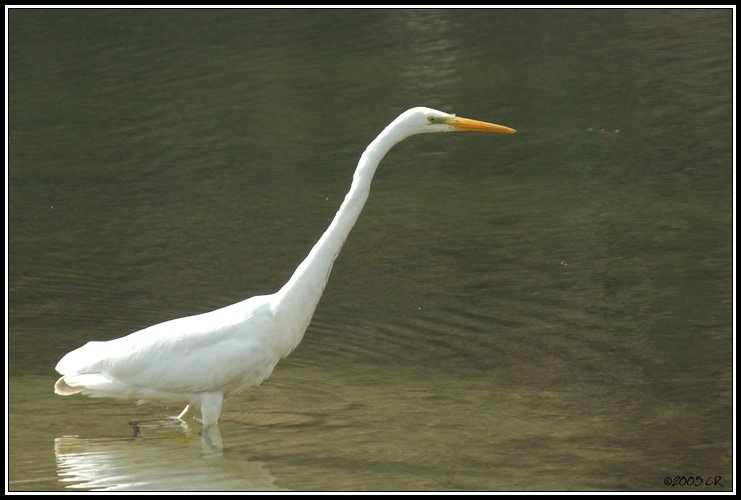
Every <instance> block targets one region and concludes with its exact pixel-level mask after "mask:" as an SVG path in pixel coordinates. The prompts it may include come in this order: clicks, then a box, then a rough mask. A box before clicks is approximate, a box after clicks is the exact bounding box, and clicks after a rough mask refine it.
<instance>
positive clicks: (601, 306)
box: [8, 9, 733, 491]
mask: <svg viewBox="0 0 741 500" xmlns="http://www.w3.org/2000/svg"><path fill="white" fill-rule="evenodd" d="M731 14H732V13H731V11H730V10H725V11H724V10H713V9H707V10H703V9H694V10H661V9H654V10H577V9H575V10H476V9H470V10H407V9H398V10H389V9H378V10H363V9H361V10H280V11H279V10H219V9H213V10H138V9H129V10H102V9H90V10H73V9H62V10H44V9H40V10H24V9H13V10H11V11H10V15H9V54H8V57H9V82H8V83H9V165H8V193H9V198H8V210H9V211H8V214H9V215H8V223H9V230H8V233H9V240H8V257H9V272H8V297H9V312H8V326H9V332H8V349H9V351H8V352H9V354H8V365H9V367H8V368H9V384H8V385H9V387H8V389H9V428H8V435H9V447H8V453H9V461H8V464H9V466H8V467H9V481H10V483H9V486H8V487H9V489H10V490H13V491H20V490H88V489H105V490H109V489H110V490H117V489H138V490H180V489H185V490H220V489H221V490H223V489H226V490H273V489H276V490H517V491H520V490H660V491H665V490H666V491H673V490H678V489H690V488H686V487H685V488H677V487H666V486H665V485H664V479H665V477H672V478H673V477H674V476H698V475H700V476H702V477H716V476H721V477H722V484H723V486H720V485H713V486H702V487H699V488H698V487H694V488H691V490H692V491H697V490H698V489H706V490H709V491H730V489H731V487H732V486H731V485H732V480H733V477H732V470H733V466H732V441H731V440H732V335H733V330H732V311H733V296H732V224H733V216H732V175H733V174H732V173H733V163H732V17H731ZM415 105H425V106H431V107H435V108H439V109H443V110H447V111H450V112H456V113H459V114H460V115H462V116H467V117H471V118H478V119H483V120H488V121H494V122H498V123H503V124H506V125H509V126H512V127H515V128H517V129H518V131H519V133H518V135H517V136H514V137H504V136H500V137H494V136H487V135H483V134H482V135H478V134H449V135H444V136H441V135H434V136H421V137H416V138H413V139H411V140H409V141H407V142H405V143H403V144H401V145H399V146H398V147H397V148H395V149H394V150H393V151H392V153H391V154H390V155H389V156H388V157H387V158H386V159H385V160H384V162H383V164H382V165H381V167H380V168H379V171H378V174H377V176H376V179H375V180H374V184H373V188H372V192H371V196H370V199H369V201H368V204H367V205H366V208H365V210H364V212H363V214H362V216H361V217H360V220H359V221H358V224H357V226H356V227H355V229H354V230H353V232H352V234H351V235H350V237H349V239H348V241H347V243H346V245H345V247H344V249H343V251H342V253H341V255H340V257H339V259H338V261H337V262H336V265H335V266H334V270H333V273H332V277H331V279H330V282H329V285H328V287H327V290H326V292H325V294H324V297H323V299H322V301H321V303H320V305H319V308H318V309H317V312H316V315H315V317H314V321H313V322H312V324H311V326H310V327H309V330H308V332H307V334H306V336H305V338H304V340H303V342H302V343H301V345H300V346H299V347H298V349H297V350H296V351H295V352H294V353H293V354H292V355H291V356H290V357H289V358H288V359H286V360H285V361H283V362H282V363H280V364H279V365H278V367H277V369H276V371H275V373H274V374H273V376H272V377H271V378H270V379H269V380H268V381H267V382H266V383H265V384H263V385H262V386H261V387H259V388H256V389H253V390H251V391H249V392H247V393H245V394H243V395H240V396H238V397H235V398H233V399H231V400H229V401H228V402H227V404H226V406H225V409H224V418H223V422H222V424H221V426H220V427H221V434H222V437H223V442H224V449H223V452H220V453H214V451H213V450H212V449H209V448H208V447H204V446H203V442H202V440H201V439H200V438H199V436H198V433H199V428H198V426H197V425H196V424H191V425H190V427H189V428H187V429H186V428H180V427H175V426H172V425H171V424H170V423H168V422H167V421H166V420H164V418H165V416H167V415H173V414H175V413H176V412H177V411H178V410H179V409H178V408H174V407H173V408H168V407H164V406H161V405H154V404H147V405H141V406H137V405H135V404H134V403H132V402H125V401H123V402H122V401H113V400H96V399H87V398H81V397H72V398H59V397H57V396H54V394H53V392H52V386H53V383H54V380H55V378H56V374H55V372H54V365H55V364H56V362H57V361H58V360H59V358H61V356H62V355H63V354H64V353H66V352H67V351H69V350H71V349H74V348H76V347H78V346H80V345H81V344H83V343H85V342H87V341H89V340H93V339H96V340H107V339H112V338H116V337H119V336H121V335H124V334H127V333H130V332H132V331H135V330H137V329H140V328H143V327H146V326H149V325H151V324H153V323H156V322H160V321H164V320H167V319H171V318H174V317H179V316H183V315H188V314H193V313H197V312H204V311H207V310H211V309H213V308H216V307H220V306H223V305H226V304H229V303H233V302H236V301H239V300H241V299H242V298H245V297H248V296H251V295H255V294H263V293H271V292H273V291H275V290H277V289H278V288H279V287H280V286H281V285H282V284H283V283H284V282H285V281H286V280H287V279H288V277H289V276H290V274H291V273H292V271H293V269H294V268H295V266H296V265H297V264H298V263H299V262H300V261H301V259H302V258H303V257H304V256H305V255H306V253H307V252H308V250H309V249H310V248H311V245H312V244H313V243H314V242H315V241H316V239H317V238H318V237H319V235H320V234H321V232H322V231H323V230H324V229H325V228H326V226H327V224H328V223H329V221H330V220H331V217H332V216H333V214H334V212H335V210H336V209H337V207H338V206H339V204H340V202H341V200H342V198H343V196H344V194H345V192H346V190H347V188H348V186H349V183H350V180H351V177H352V172H353V169H354V166H355V163H356V162H357V159H358V157H359V155H360V153H361V152H362V150H363V148H364V147H365V146H366V145H367V143H368V142H370V140H372V138H373V137H374V136H375V134H377V133H378V132H379V131H380V130H381V129H382V128H383V127H384V126H385V125H386V124H387V123H388V122H390V121H391V120H392V119H393V118H394V117H395V116H396V115H397V114H399V113H400V112H401V111H403V110H404V109H406V108H409V107H411V106H415ZM148 419H159V420H158V421H155V422H153V423H149V424H147V425H143V426H142V428H141V433H140V435H138V436H136V437H135V436H134V434H133V432H132V430H131V428H130V427H129V425H128V422H129V421H132V420H140V421H144V420H148Z"/></svg>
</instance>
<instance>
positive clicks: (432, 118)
mask: <svg viewBox="0 0 741 500" xmlns="http://www.w3.org/2000/svg"><path fill="white" fill-rule="evenodd" d="M427 121H428V122H430V123H435V117H434V116H428V117H427Z"/></svg>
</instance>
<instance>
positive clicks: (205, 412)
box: [201, 392, 224, 427]
mask: <svg viewBox="0 0 741 500" xmlns="http://www.w3.org/2000/svg"><path fill="white" fill-rule="evenodd" d="M223 402H224V395H223V394H222V393H220V392H205V393H203V394H202V395H201V418H202V419H203V426H204V427H207V426H209V425H212V424H215V423H217V422H218V421H219V415H221V403H223Z"/></svg>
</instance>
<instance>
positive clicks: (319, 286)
mask: <svg viewBox="0 0 741 500" xmlns="http://www.w3.org/2000/svg"><path fill="white" fill-rule="evenodd" d="M466 130H470V131H480V132H499V133H505V134H512V133H514V132H515V130H514V129H511V128H509V127H505V126H502V125H495V124H493V123H487V122H481V121H477V120H469V119H467V118H459V117H456V116H455V115H451V114H448V113H443V112H441V111H436V110H434V109H430V108H422V107H417V108H412V109H409V110H407V111H405V112H404V113H402V114H401V115H399V116H398V117H397V118H396V119H395V120H394V121H393V122H391V124H389V125H388V126H387V127H386V128H385V129H383V131H382V132H381V133H380V134H379V135H378V137H376V138H375V139H374V140H373V142H371V143H370V144H369V145H368V147H367V148H366V149H365V152H363V154H362V156H361V157H360V161H359V162H358V166H357V169H356V170H355V174H354V176H353V181H352V185H351V186H350V191H349V192H348V193H347V195H346V196H345V200H344V201H343V202H342V205H341V206H340V208H339V210H338V211H337V214H336V215H335V217H334V219H333V220H332V222H331V223H330V225H329V228H328V229H327V230H326V231H325V232H324V234H322V236H321V238H319V241H318V242H317V243H316V244H315V245H314V247H313V248H312V249H311V251H310V252H309V255H308V256H307V257H306V259H304V261H303V262H301V264H300V265H299V266H298V268H297V269H296V271H295V272H294V273H293V276H291V279H289V280H288V283H286V284H285V285H284V286H283V287H282V288H281V289H280V290H278V291H277V292H276V293H274V294H272V295H260V296H256V297H252V298H249V299H246V300H243V301H241V302H238V303H236V304H232V305H229V306H226V307H223V308H221V309H217V310H215V311H211V312H207V313H204V314H199V315H196V316H188V317H185V318H179V319H174V320H171V321H166V322H164V323H160V324H157V325H154V326H150V327H148V328H145V329H143V330H139V331H138V332H134V333H132V334H130V335H127V336H125V337H121V338H118V339H114V340H109V341H106V342H88V343H87V344H85V345H84V346H82V347H80V348H79V349H76V350H74V351H72V352H70V353H68V354H67V355H65V356H64V357H63V358H62V359H61V361H59V363H58V364H57V366H56V369H57V371H58V372H59V373H60V374H62V377H61V378H60V379H59V380H57V382H56V384H55V385H54V392H56V393H57V394H59V395H62V396H68V395H71V394H77V393H82V394H86V395H88V396H93V397H114V398H125V399H141V400H148V401H162V402H172V403H185V404H186V406H185V409H184V410H183V411H182V412H181V413H180V415H178V417H179V418H180V419H184V418H185V417H187V416H189V415H191V414H192V412H193V407H198V408H200V410H201V420H202V422H203V425H204V427H205V426H209V425H212V424H215V423H217V422H218V420H219V415H220V413H221V406H222V402H223V400H224V398H226V397H229V396H231V395H233V394H237V393H239V392H241V391H243V390H245V389H247V388H249V387H252V386H255V385H258V384H260V383H261V382H262V381H263V380H265V379H266V378H267V377H268V376H269V375H270V373H271V372H272V371H273V368H274V367H275V365H276V364H277V363H278V361H279V360H280V359H281V358H284V357H286V356H288V354H290V353H291V351H293V349H294V348H295V347H296V346H297V345H298V343H299V342H300V341H301V338H302V337H303V336H304V332H305V331H306V328H307V327H308V326H309V322H310V321H311V317H312V316H313V314H314V309H316V306H317V304H318V302H319V299H320V297H321V295H322V292H323V291H324V287H325V285H326V284H327V280H328V279H329V273H330V271H331V270H332V265H333V264H334V261H335V259H336V258H337V255H338V254H339V252H340V249H341V248H342V245H343V244H344V242H345V239H346V238H347V235H348V234H349V233H350V230H351V229H352V227H353V226H354V225H355V221H356V220H357V219H358V216H359V215H360V212H361V210H362V209H363V205H364V204H365V201H366V199H367V198H368V193H369V191H370V184H371V179H372V178H373V174H374V173H375V171H376V167H378V163H379V162H380V161H381V159H382V158H383V157H384V156H385V155H386V153H387V152H388V151H389V150H390V149H391V148H392V147H393V146H394V145H395V144H397V143H398V142H400V141H402V140H404V139H406V138H407V137H410V136H412V135H415V134H422V133H426V132H454V131H466Z"/></svg>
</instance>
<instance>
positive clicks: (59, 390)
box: [54, 377, 84, 396]
mask: <svg viewBox="0 0 741 500" xmlns="http://www.w3.org/2000/svg"><path fill="white" fill-rule="evenodd" d="M83 389H84V387H81V386H73V385H69V384H68V383H67V381H66V380H64V377H59V380H57V383H56V384H54V393H55V394H59V395H60V396H71V395H72V394H77V393H79V392H82V390H83Z"/></svg>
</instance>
